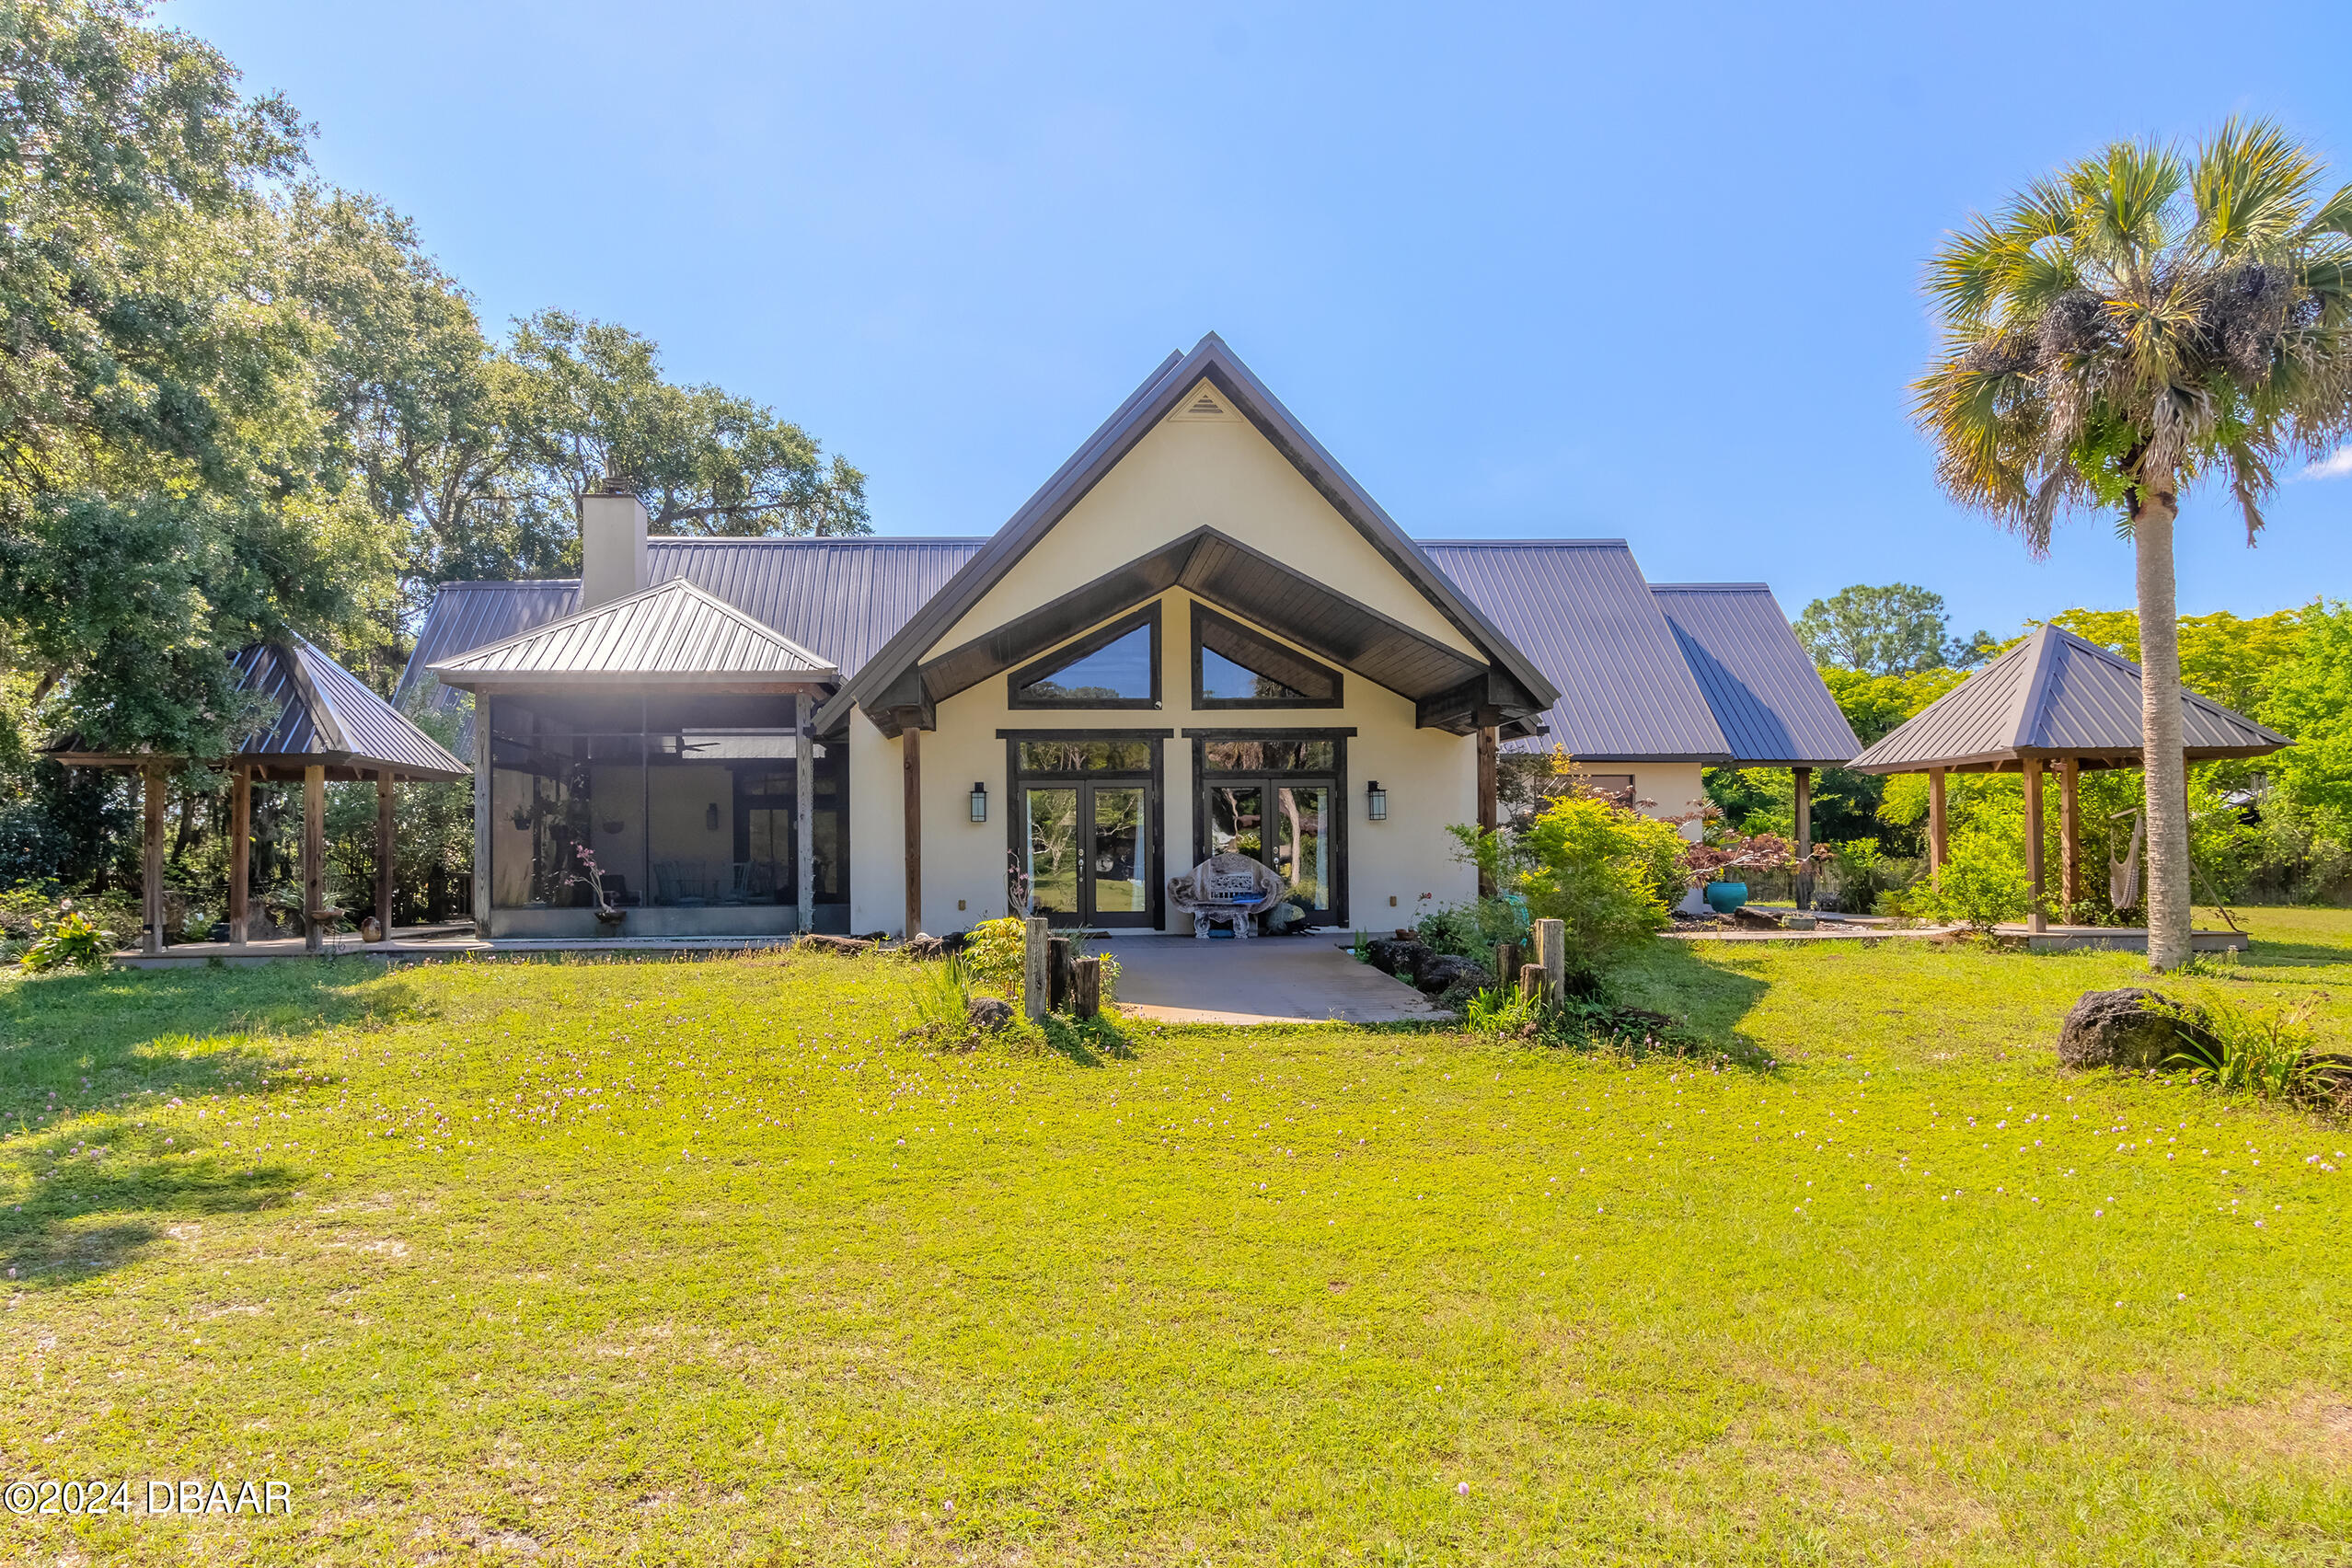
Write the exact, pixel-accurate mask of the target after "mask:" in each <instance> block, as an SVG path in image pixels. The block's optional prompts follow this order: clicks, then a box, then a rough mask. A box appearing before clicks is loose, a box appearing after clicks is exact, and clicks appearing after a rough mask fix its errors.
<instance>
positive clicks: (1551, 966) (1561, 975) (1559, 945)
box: [1535, 920, 1568, 1002]
mask: <svg viewBox="0 0 2352 1568" xmlns="http://www.w3.org/2000/svg"><path fill="white" fill-rule="evenodd" d="M1535 945H1536V962H1537V963H1539V964H1541V965H1543V994H1544V998H1545V999H1546V1000H1547V1001H1553V1002H1557V1001H1561V1000H1563V999H1564V998H1565V997H1567V995H1568V927H1567V924H1566V923H1565V922H1564V921H1560V920H1538V921H1537V922H1536V923H1535Z"/></svg>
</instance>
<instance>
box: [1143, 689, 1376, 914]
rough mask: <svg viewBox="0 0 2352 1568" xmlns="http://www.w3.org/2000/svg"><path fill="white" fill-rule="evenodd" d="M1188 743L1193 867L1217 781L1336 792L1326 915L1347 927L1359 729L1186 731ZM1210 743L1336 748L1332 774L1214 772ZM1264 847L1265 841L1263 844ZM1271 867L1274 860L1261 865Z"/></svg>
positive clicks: (1204, 849) (1204, 842)
mask: <svg viewBox="0 0 2352 1568" xmlns="http://www.w3.org/2000/svg"><path fill="white" fill-rule="evenodd" d="M1183 733H1184V738H1185V739H1186V740H1188V741H1190V742H1192V743H1193V864H1194V865H1195V866H1197V865H1199V864H1200V863H1201V862H1202V861H1204V860H1205V859H1208V856H1209V847H1208V836H1209V816H1210V812H1211V806H1210V801H1209V790H1211V789H1212V788H1214V787H1215V786H1216V784H1217V783H1218V782H1220V781H1226V780H1239V781H1242V782H1245V783H1251V784H1257V785H1260V786H1262V787H1264V788H1268V789H1273V788H1278V787H1280V786H1281V785H1282V784H1284V783H1286V782H1292V781H1296V782H1297V783H1301V784H1322V783H1328V784H1329V785H1330V787H1331V790H1332V906H1331V908H1330V909H1329V910H1328V911H1326V915H1327V927H1338V928H1345V927H1346V926H1347V925H1348V896H1349V887H1348V881H1349V876H1348V854H1347V851H1348V841H1349V839H1350V838H1351V837H1353V836H1354V831H1353V829H1354V824H1353V823H1352V821H1351V818H1352V816H1353V815H1354V813H1353V812H1352V810H1351V808H1350V804H1349V801H1348V795H1347V751H1348V745H1347V744H1348V742H1350V741H1352V740H1354V739H1355V726H1354V725H1349V726H1347V727H1345V728H1343V729H1322V730H1316V729H1297V728H1293V727H1291V726H1289V725H1284V726H1281V727H1279V728H1276V727H1274V726H1273V725H1268V726H1266V727H1264V728H1262V729H1223V728H1216V729H1212V728H1201V729H1188V730H1186V731H1185V732H1183ZM1211 741H1329V742H1331V743H1332V767H1331V768H1330V769H1329V770H1328V771H1322V770H1300V771H1297V772H1293V771H1289V770H1286V769H1283V768H1264V767H1260V768H1251V769H1248V770H1239V769H1236V770H1226V769H1211V768H1210V767H1209V766H1208V746H1209V743H1210V742H1211ZM1260 842H1261V843H1262V842H1263V839H1262V838H1261V840H1260ZM1261 863H1262V864H1264V865H1267V866H1271V865H1273V862H1272V861H1271V860H1262V861H1261Z"/></svg>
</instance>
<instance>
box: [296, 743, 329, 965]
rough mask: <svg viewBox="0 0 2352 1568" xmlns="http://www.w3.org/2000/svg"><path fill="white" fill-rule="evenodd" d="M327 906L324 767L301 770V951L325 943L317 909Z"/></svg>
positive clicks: (308, 950)
mask: <svg viewBox="0 0 2352 1568" xmlns="http://www.w3.org/2000/svg"><path fill="white" fill-rule="evenodd" d="M326 907H327V770H326V769H325V768H323V767H318V766H317V764H313V765H312V766H310V767H306V768H304V769H303V770H302V951H305V952H317V951H319V949H320V948H321V947H323V946H324V945H325V943H324V940H323V939H324V937H325V936H326V933H325V932H324V931H322V930H321V929H320V928H319V925H320V922H319V915H318V912H319V911H320V910H322V909H324V908H326Z"/></svg>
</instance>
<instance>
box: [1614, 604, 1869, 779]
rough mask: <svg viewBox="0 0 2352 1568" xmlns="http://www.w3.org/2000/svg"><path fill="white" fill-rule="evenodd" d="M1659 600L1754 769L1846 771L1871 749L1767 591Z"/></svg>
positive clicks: (1735, 750)
mask: <svg viewBox="0 0 2352 1568" xmlns="http://www.w3.org/2000/svg"><path fill="white" fill-rule="evenodd" d="M1650 594H1651V596H1652V597H1653V598H1654V599H1655V600H1656V601H1657V605H1658V608H1659V609H1660V610H1661V611H1662V612H1664V614H1665V616H1666V624H1667V625H1668V626H1670V627H1672V628H1674V635H1675V640H1676V641H1678V642H1679V643H1680V644H1681V645H1682V656H1683V659H1684V661H1685V662H1686V663H1689V666H1690V673H1691V674H1693V675H1695V676H1696V677H1698V681H1699V689H1700V690H1701V691H1702V692H1704V693H1705V694H1706V697H1707V706H1708V707H1709V708H1710V709H1713V711H1714V715H1715V722H1716V723H1717V724H1719V725H1721V726H1722V727H1723V732H1724V740H1725V741H1726V742H1727V743H1728V744H1730V746H1731V755H1732V760H1733V761H1734V762H1735V763H1739V764H1742V765H1743V766H1746V767H1843V766H1844V765H1845V761H1846V759H1847V758H1848V757H1850V756H1851V755H1854V753H1855V752H1857V751H1859V750H1861V749H1862V742H1861V741H1859V740H1857V739H1855V737H1854V731H1853V726H1852V725H1850V724H1849V723H1847V722H1846V715H1845V712H1844V710H1843V709H1840V708H1839V706H1838V700H1837V698H1833V697H1831V696H1830V695H1829V688H1828V687H1827V686H1824V685H1823V684H1822V681H1821V672H1820V671H1819V670H1817V669H1816V668H1815V667H1814V663H1813V658H1812V656H1811V655H1810V654H1808V653H1807V652H1805V651H1804V644H1803V643H1801V642H1799V641H1798V640H1796V631H1795V629H1794V628H1792V627H1791V626H1790V625H1789V617H1786V616H1785V615H1782V614H1781V602H1780V601H1779V600H1778V599H1775V598H1774V597H1773V596H1772V590H1771V589H1770V588H1768V587H1766V586H1765V585H1764V584H1763V583H1761V582H1671V583H1655V584H1653V585H1652V586H1651V589H1650Z"/></svg>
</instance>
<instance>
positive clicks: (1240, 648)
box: [1193, 603, 1340, 709]
mask: <svg viewBox="0 0 2352 1568" xmlns="http://www.w3.org/2000/svg"><path fill="white" fill-rule="evenodd" d="M1338 706H1340V674H1339V672H1338V671H1337V670H1334V669H1332V667H1331V666H1330V665H1328V664H1322V663H1317V662H1316V661H1315V660H1313V659H1309V657H1307V655H1306V654H1304V653H1300V652H1297V651H1294V650H1292V649H1288V648H1286V647H1284V646H1283V645H1282V644H1281V643H1279V642H1276V641H1274V639H1272V638H1270V637H1265V636H1262V635H1261V634H1259V633H1257V632H1255V631H1252V630H1251V629H1250V628H1248V627H1246V626H1243V625H1242V624H1241V623H1240V622H1239V621H1236V620H1228V619H1227V618H1226V617H1223V616H1221V615H1218V614H1217V613H1216V611H1215V610H1212V609H1210V608H1209V607H1208V606H1207V605H1202V604H1198V603H1195V604H1194V605H1193V707H1195V708H1200V709H1218V708H1337V707H1338Z"/></svg>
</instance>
